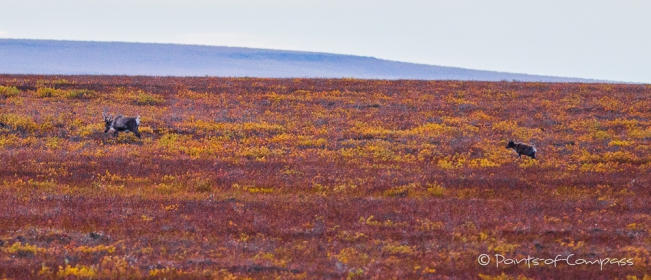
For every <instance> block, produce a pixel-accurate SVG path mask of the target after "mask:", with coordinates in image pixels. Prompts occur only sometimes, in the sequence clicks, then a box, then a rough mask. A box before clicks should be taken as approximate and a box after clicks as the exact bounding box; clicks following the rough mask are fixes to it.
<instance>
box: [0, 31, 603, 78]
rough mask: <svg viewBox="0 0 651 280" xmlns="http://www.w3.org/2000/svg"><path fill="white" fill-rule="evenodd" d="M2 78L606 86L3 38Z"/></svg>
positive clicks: (297, 56)
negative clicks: (56, 76)
mask: <svg viewBox="0 0 651 280" xmlns="http://www.w3.org/2000/svg"><path fill="white" fill-rule="evenodd" d="M0 73H4V74H62V75H65V74H71V75H76V74H104V75H146V76H226V77H272V78H291V77H308V78H342V77H353V78H360V79H418V80H476V81H501V80H506V81H511V80H517V81H541V82H600V81H597V80H588V79H579V78H563V77H552V76H537V75H527V74H516V73H505V72H494V71H483V70H471V69H464V68H457V67H444V66H434V65H426V64H416V63H406V62H397V61H389V60H383V59H377V58H373V57H364V56H353V55H339V54H329V53H316V52H300V51H283V50H269V49H252V48H236V47H216V46H199V45H179V44H153V43H123V42H86V41H56V40H27V39H0Z"/></svg>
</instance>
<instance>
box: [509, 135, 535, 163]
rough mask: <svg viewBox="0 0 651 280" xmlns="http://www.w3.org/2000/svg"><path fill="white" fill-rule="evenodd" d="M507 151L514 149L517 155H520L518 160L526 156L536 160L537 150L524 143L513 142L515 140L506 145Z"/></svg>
mask: <svg viewBox="0 0 651 280" xmlns="http://www.w3.org/2000/svg"><path fill="white" fill-rule="evenodd" d="M506 148H507V149H513V150H514V151H515V152H516V153H518V156H517V158H522V155H525V156H530V157H531V158H532V159H536V152H538V150H536V148H535V147H534V146H531V145H527V144H524V143H516V142H513V140H511V141H509V143H508V144H506Z"/></svg>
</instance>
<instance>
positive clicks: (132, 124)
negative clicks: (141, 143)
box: [102, 113, 140, 138]
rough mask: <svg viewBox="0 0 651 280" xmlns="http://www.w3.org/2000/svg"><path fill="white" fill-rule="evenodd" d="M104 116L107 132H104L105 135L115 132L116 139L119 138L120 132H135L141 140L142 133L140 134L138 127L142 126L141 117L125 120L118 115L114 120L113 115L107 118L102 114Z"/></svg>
mask: <svg viewBox="0 0 651 280" xmlns="http://www.w3.org/2000/svg"><path fill="white" fill-rule="evenodd" d="M102 116H103V117H104V122H105V125H106V130H104V133H107V132H108V131H109V130H111V129H112V130H114V131H115V132H114V133H113V135H115V136H116V137H117V136H118V131H125V130H126V131H131V132H133V133H134V134H135V135H136V136H138V138H140V132H138V126H139V125H140V116H137V117H135V118H125V117H124V116H122V115H118V116H117V117H115V119H114V118H113V115H111V116H110V117H107V116H106V114H104V113H102Z"/></svg>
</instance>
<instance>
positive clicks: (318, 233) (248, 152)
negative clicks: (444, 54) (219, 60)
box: [0, 75, 651, 279]
mask: <svg viewBox="0 0 651 280" xmlns="http://www.w3.org/2000/svg"><path fill="white" fill-rule="evenodd" d="M650 108H651V87H650V86H649V85H639V84H574V83H572V84H560V83H559V84H552V83H521V82H461V81H385V80H356V79H258V78H210V77H205V78H174V77H121V76H21V75H1V76H0V163H1V165H0V225H1V227H0V278H7V279H25V278H93V279H115V278H123V279H124V278H152V279H160V278H167V279H171V278H181V279H188V278H189V279H197V278H219V279H221V278H256V279H257V278H282V279H303V278H336V279H338V278H364V279H367V278H396V279H418V278H446V277H449V278H453V279H468V278H481V279H526V278H534V279H538V278H543V279H550V278H561V277H562V278H575V279H576V278H601V277H603V278H620V279H643V278H644V279H649V277H651V276H649V271H651V263H650V250H651V234H650V233H651V207H650V206H649V205H651V188H650V186H651V175H649V172H650V171H651V109H650ZM103 112H107V113H112V114H114V115H117V114H124V115H125V116H126V117H135V116H140V127H139V131H140V133H141V134H142V139H138V138H137V137H136V136H135V135H134V134H133V133H131V132H126V133H120V134H119V136H118V137H114V136H113V134H112V133H107V134H105V133H104V128H105V126H104V119H103V117H102V113H103ZM509 140H514V141H517V142H524V143H528V144H533V145H535V146H536V148H537V150H538V153H537V155H536V157H537V160H533V159H531V158H529V157H523V158H521V159H516V154H515V152H513V150H510V149H506V148H505V147H506V144H507V143H508V141H509ZM482 254H485V255H486V256H484V257H488V261H490V263H489V264H488V265H481V264H480V263H479V262H480V261H485V260H486V259H482ZM500 256H501V259H500ZM557 256H560V257H561V258H567V257H570V258H571V260H569V261H560V262H556V263H555V264H554V263H551V262H548V263H546V262H547V261H548V259H554V258H557ZM528 257H531V258H538V259H540V261H539V263H538V265H535V263H534V262H533V261H531V259H530V260H529V261H521V260H523V259H526V258H528ZM606 258H608V259H607V260H606ZM579 260H584V261H589V262H591V261H600V262H601V263H597V264H588V263H585V262H584V263H581V261H579ZM603 260H606V261H605V263H604V261H603ZM613 260H615V261H613ZM621 260H624V261H621ZM496 261H500V262H501V263H499V266H498V263H496ZM515 261H518V262H517V263H516V262H515ZM568 263H572V264H574V265H570V264H568Z"/></svg>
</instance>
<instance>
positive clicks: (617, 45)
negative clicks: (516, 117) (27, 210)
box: [0, 0, 651, 83]
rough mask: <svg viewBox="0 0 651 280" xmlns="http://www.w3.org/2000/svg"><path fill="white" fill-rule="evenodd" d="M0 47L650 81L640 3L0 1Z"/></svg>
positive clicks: (650, 38) (646, 8)
mask: <svg viewBox="0 0 651 280" xmlns="http://www.w3.org/2000/svg"><path fill="white" fill-rule="evenodd" d="M0 38H20V39H58V40H86V41H126V42H157V43H181V44H202V45H215V46H240V47H253V48H273V49H286V50H302V51H315V52H329V53H338V54H353V55H362V56H373V57H377V58H382V59H389V60H397V61H405V62H415V63H424V64H432V65H442V66H457V67H464V68H471V69H481V70H496V71H506V72H516V73H526V74H539V75H553V76H566V77H579V78H592V79H605V80H614V81H627V82H643V83H651V1H646V0H617V1H615V0H612V1H602V0H591V1H567V0H565V1H555V0H554V1H552V0H545V1H540V0H538V1H528V0H491V1H487V0H476V1H465V0H446V1H438V0H429V1H410V0H402V1H382V0H374V1H370V0H368V1H360V0H348V1H344V0H341V1H340V0H328V1H317V0H314V1H311V0H278V1H253V0H237V1H207V0H206V1H203V0H184V1H181V0H58V1H55V0H0Z"/></svg>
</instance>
